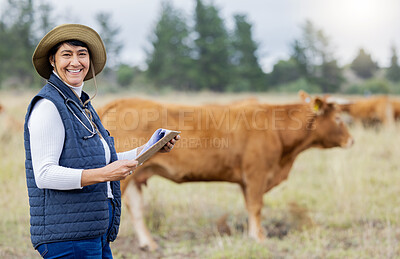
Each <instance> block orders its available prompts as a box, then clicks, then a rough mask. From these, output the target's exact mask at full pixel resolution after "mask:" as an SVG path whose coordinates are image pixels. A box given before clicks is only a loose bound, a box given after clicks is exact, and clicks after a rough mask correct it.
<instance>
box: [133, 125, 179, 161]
mask: <svg viewBox="0 0 400 259" xmlns="http://www.w3.org/2000/svg"><path fill="white" fill-rule="evenodd" d="M179 133H181V132H180V131H174V130H167V129H158V130H156V131H155V132H154V133H153V135H152V136H151V138H150V140H149V141H148V142H147V143H146V144H145V146H144V148H143V150H142V151H141V152H140V153H139V155H138V156H137V157H136V161H138V165H141V164H143V163H144V162H145V161H146V160H147V159H149V158H150V157H152V156H153V155H154V154H155V153H157V152H158V151H159V150H160V149H161V148H162V147H163V146H164V145H165V144H167V142H169V141H170V140H171V139H173V138H174V137H175V136H177V135H178V134H179Z"/></svg>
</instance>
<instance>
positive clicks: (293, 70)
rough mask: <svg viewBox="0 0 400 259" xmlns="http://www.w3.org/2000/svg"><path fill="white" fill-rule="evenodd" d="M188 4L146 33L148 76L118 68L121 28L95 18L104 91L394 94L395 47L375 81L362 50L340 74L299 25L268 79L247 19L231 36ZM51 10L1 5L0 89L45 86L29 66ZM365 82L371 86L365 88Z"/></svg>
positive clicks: (322, 44)
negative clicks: (102, 49) (353, 80)
mask: <svg viewBox="0 0 400 259" xmlns="http://www.w3.org/2000/svg"><path fill="white" fill-rule="evenodd" d="M193 1H195V10H194V15H193V17H187V15H186V14H185V13H183V12H182V11H180V10H179V9H177V8H175V7H174V6H173V5H172V4H171V3H170V2H169V1H164V2H163V3H162V8H161V12H160V14H159V16H158V19H157V21H156V24H155V26H154V28H153V30H152V31H151V32H150V37H149V43H150V44H149V45H150V46H151V47H150V48H149V49H147V50H146V68H145V69H140V68H138V67H135V66H133V65H132V64H124V63H121V62H120V60H121V58H120V55H121V51H122V49H123V48H124V45H123V43H122V42H123V41H122V40H120V39H119V38H120V37H121V35H120V27H119V26H118V25H116V24H114V23H113V19H112V16H111V14H110V13H107V12H100V13H97V14H95V20H96V22H97V25H98V27H99V28H100V29H99V30H98V32H99V34H100V36H101V37H102V39H103V41H104V43H105V45H106V49H107V54H108V57H109V59H108V61H107V66H106V68H105V71H104V73H102V77H101V80H104V81H105V82H107V84H105V85H110V86H113V87H114V88H117V89H118V88H128V87H132V86H134V85H135V84H137V82H138V80H140V82H141V83H143V84H145V85H149V86H151V87H152V88H153V89H155V90H160V89H165V88H167V89H174V90H185V91H201V90H210V91H215V92H224V91H232V92H238V91H252V92H261V91H297V90H298V89H300V88H302V89H305V90H308V91H310V92H324V93H334V92H343V91H347V92H348V93H352V92H354V93H360V92H361V91H365V90H368V91H372V92H374V91H375V92H385V91H386V92H391V90H392V88H393V87H392V86H393V85H399V81H400V67H399V64H398V56H397V50H396V47H395V46H392V48H391V51H392V58H391V64H390V66H389V67H388V68H385V69H384V73H383V75H380V76H378V77H377V74H378V73H377V72H378V71H382V68H379V66H378V65H377V63H376V62H375V61H374V60H373V59H372V57H371V54H370V53H368V52H367V51H366V50H364V49H360V50H359V53H358V55H357V56H356V57H355V59H354V60H353V61H352V63H351V64H349V65H346V66H344V67H340V66H339V65H338V59H337V57H336V56H335V52H334V49H333V47H332V45H331V41H330V39H329V37H328V36H327V35H326V33H325V32H324V31H323V30H321V29H319V28H317V27H316V26H315V25H314V24H313V23H312V22H310V21H305V22H304V24H302V25H301V32H302V33H301V35H300V36H299V37H298V38H297V39H294V40H293V41H292V42H291V43H290V58H289V59H287V60H280V61H278V62H277V63H276V64H274V66H273V69H272V71H271V72H269V73H266V72H264V71H263V69H262V68H261V66H260V62H259V58H260V55H259V53H258V49H259V43H258V42H256V41H255V40H254V37H253V31H252V26H253V25H252V24H251V23H250V22H249V19H248V17H247V15H246V14H235V15H234V16H233V21H234V26H233V29H232V30H229V29H228V28H227V27H226V24H225V21H224V19H223V18H222V17H221V14H220V10H219V9H218V7H217V6H215V5H214V4H213V3H206V2H205V0H193ZM52 11H53V7H52V5H51V4H50V2H46V1H44V0H43V1H34V0H7V1H6V6H5V9H4V11H3V13H2V14H1V18H0V39H1V40H0V60H2V62H0V88H6V87H7V85H13V84H18V85H22V87H25V88H29V87H33V86H37V87H39V86H40V85H41V84H42V83H43V82H42V80H41V79H40V78H39V77H38V76H37V75H36V73H35V71H34V69H33V67H32V63H31V56H32V53H33V51H34V48H35V46H36V45H37V43H38V41H39V40H40V38H41V36H43V35H44V34H45V33H46V32H48V31H49V30H50V29H51V28H53V27H54V26H55V25H56V24H57V22H56V20H57V19H56V17H54V16H52V13H53V12H52ZM5 61H6V62H5ZM344 71H351V73H353V74H354V75H355V77H357V78H359V79H360V80H361V82H363V83H364V85H362V86H360V85H357V84H353V85H349V84H348V82H347V81H346V76H345V75H344ZM380 74H382V73H380ZM365 82H367V84H368V83H369V84H370V86H368V87H364V86H365ZM391 87H392V88H391ZM399 92H400V91H399Z"/></svg>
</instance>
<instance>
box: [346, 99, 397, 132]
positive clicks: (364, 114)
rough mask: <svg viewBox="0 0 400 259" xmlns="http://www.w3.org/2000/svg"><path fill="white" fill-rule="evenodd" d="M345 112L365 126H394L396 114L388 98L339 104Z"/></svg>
mask: <svg viewBox="0 0 400 259" xmlns="http://www.w3.org/2000/svg"><path fill="white" fill-rule="evenodd" d="M339 106H340V108H341V110H342V111H343V112H346V113H348V114H349V115H350V116H351V117H352V118H353V120H354V121H356V122H361V123H362V124H363V125H364V126H375V125H377V124H383V125H385V126H388V125H392V124H393V119H394V114H393V107H392V103H391V102H390V100H389V98H388V97H387V96H373V97H368V98H362V99H358V100H354V101H350V102H349V103H347V104H339Z"/></svg>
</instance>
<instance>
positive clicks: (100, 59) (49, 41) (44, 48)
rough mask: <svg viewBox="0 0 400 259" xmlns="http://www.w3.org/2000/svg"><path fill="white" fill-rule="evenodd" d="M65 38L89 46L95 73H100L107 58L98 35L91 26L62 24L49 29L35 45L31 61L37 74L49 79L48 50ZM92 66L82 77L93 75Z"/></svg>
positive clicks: (50, 69) (50, 70) (50, 67)
mask: <svg viewBox="0 0 400 259" xmlns="http://www.w3.org/2000/svg"><path fill="white" fill-rule="evenodd" d="M67 40H79V41H82V42H83V43H86V45H87V46H88V48H89V52H90V60H91V62H92V63H93V66H94V72H95V75H97V74H98V73H100V72H101V71H102V70H103V68H104V66H105V64H106V60H107V55H106V49H105V47H104V43H103V41H102V40H101V38H100V35H99V34H98V33H97V32H96V31H95V30H93V29H92V28H90V27H88V26H85V25H81V24H62V25H59V26H57V27H55V28H54V29H52V30H51V31H49V32H48V33H47V34H46V35H45V36H44V37H43V38H42V39H41V40H40V42H39V44H38V45H37V47H36V49H35V52H34V53H33V56H32V63H33V66H34V67H35V69H36V71H37V72H38V74H39V75H40V76H41V77H43V78H45V79H49V78H50V75H51V73H52V71H53V67H52V66H51V64H50V61H49V51H50V50H51V48H53V47H54V46H55V45H57V44H58V43H60V42H63V41H67ZM92 69H93V68H92V66H90V68H89V71H88V73H87V75H86V77H85V79H84V81H86V80H89V79H91V78H92V77H93V74H92Z"/></svg>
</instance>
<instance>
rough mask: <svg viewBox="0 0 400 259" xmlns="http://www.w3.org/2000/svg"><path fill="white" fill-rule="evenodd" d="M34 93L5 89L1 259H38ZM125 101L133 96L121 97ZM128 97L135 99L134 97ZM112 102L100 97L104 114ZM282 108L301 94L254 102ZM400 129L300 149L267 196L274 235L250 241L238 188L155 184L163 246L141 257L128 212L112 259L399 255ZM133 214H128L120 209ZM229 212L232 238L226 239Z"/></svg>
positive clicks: (156, 224) (150, 212)
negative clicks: (33, 213)
mask: <svg viewBox="0 0 400 259" xmlns="http://www.w3.org/2000/svg"><path fill="white" fill-rule="evenodd" d="M32 96H33V94H23V95H21V94H17V93H5V92H0V104H2V105H3V106H4V107H5V109H6V112H5V113H3V114H1V115H0V125H1V126H0V127H1V128H0V146H1V149H0V185H1V188H0V208H1V213H0V214H1V217H0V258H38V254H37V252H35V251H34V250H33V248H32V246H31V243H30V237H29V206H28V198H27V189H26V183H25V171H24V159H25V155H24V148H23V137H22V134H23V133H22V129H21V128H20V126H21V123H22V121H23V118H24V114H25V111H26V107H27V104H28V102H29V100H30V98H31V97H32ZM125 96H127V95H125ZM130 96H134V95H133V93H131V94H130ZM250 96H251V95H244V94H243V95H233V94H232V95H222V94H221V95H213V96H212V100H210V95H209V94H206V93H205V94H198V95H185V94H177V95H168V96H141V97H147V98H152V99H155V100H163V101H166V102H168V101H169V102H172V101H174V102H179V103H199V104H200V103H206V102H214V103H215V102H217V103H227V102H229V101H231V100H238V99H243V98H247V97H250ZM117 97H118V96H115V95H107V96H102V95H100V96H98V97H96V99H95V100H94V105H95V106H97V107H100V106H101V105H103V104H105V103H107V102H108V101H110V100H113V99H115V98H117ZM258 98H259V99H260V100H261V101H268V102H274V103H283V102H286V101H293V100H297V97H296V96H284V95H281V96H268V95H258ZM399 129H400V125H397V126H396V127H394V128H382V129H380V130H375V129H363V128H361V127H358V126H355V127H352V128H350V131H351V133H352V135H353V136H354V138H355V145H354V146H353V147H352V148H350V149H348V150H343V149H338V148H335V149H330V150H317V149H312V150H308V151H305V152H303V153H302V154H300V156H299V157H298V158H297V160H296V162H295V164H294V167H293V169H292V171H291V174H290V176H289V179H288V180H287V181H285V182H283V183H282V184H280V185H279V186H278V187H276V188H275V189H273V190H272V191H271V192H269V193H267V194H265V195H264V208H263V217H262V218H263V226H264V227H265V229H266V232H268V236H269V238H268V239H267V240H266V241H265V242H264V243H262V244H256V243H254V242H253V241H252V240H250V239H249V238H247V237H246V231H247V214H246V212H245V208H244V201H243V197H242V193H241V191H240V189H239V187H238V186H236V185H233V184H229V183H190V184H189V183H188V184H181V185H178V184H175V183H171V182H169V181H167V180H165V179H161V178H159V177H153V178H151V179H150V181H149V184H148V187H147V188H145V189H144V197H145V201H146V217H147V222H148V225H149V227H150V229H151V231H152V233H153V235H154V237H155V239H156V240H157V242H158V243H159V244H160V245H161V247H162V250H161V251H158V252H155V253H148V252H145V251H140V249H139V248H138V243H137V240H136V238H135V234H134V231H133V227H132V224H131V222H130V215H129V214H128V213H123V216H122V223H121V228H120V234H119V237H118V238H117V240H116V241H115V242H114V243H112V245H111V247H112V249H113V252H114V257H115V258H227V259H228V258H400V246H399V241H400V206H399V205H400V132H399ZM124 212H127V211H124ZM226 213H227V224H228V226H229V227H230V229H231V232H232V235H231V236H226V235H222V236H221V235H220V234H219V233H218V231H217V224H216V222H217V220H218V219H219V218H220V217H221V216H223V215H225V214H226Z"/></svg>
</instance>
